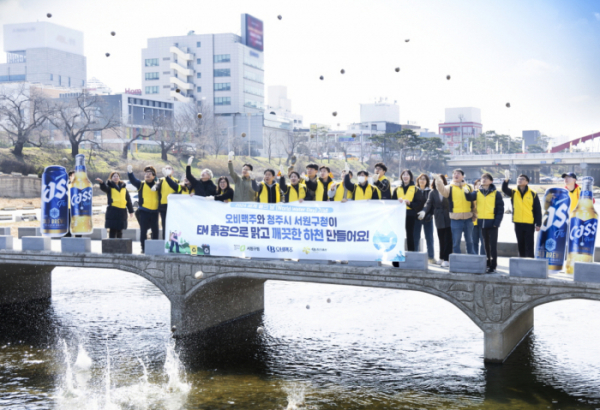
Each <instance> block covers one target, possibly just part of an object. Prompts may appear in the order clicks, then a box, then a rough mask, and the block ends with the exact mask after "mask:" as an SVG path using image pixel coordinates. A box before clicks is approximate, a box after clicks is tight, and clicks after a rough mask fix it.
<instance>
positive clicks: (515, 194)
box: [502, 170, 542, 258]
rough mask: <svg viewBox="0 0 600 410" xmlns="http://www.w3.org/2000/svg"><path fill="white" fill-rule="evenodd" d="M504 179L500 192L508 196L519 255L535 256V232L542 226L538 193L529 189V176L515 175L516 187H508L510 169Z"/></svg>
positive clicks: (523, 256)
mask: <svg viewBox="0 0 600 410" xmlns="http://www.w3.org/2000/svg"><path fill="white" fill-rule="evenodd" d="M504 175H505V177H506V179H505V180H504V182H502V192H504V193H505V194H506V195H508V196H509V197H510V202H511V204H512V209H513V216H512V221H513V223H514V224H515V235H516V236H517V245H518V247H519V257H521V258H534V257H535V242H534V240H533V239H534V236H535V232H536V231H537V232H539V231H540V227H541V226H542V207H541V205H540V198H539V197H538V195H537V194H536V193H535V192H533V191H532V190H531V189H529V177H528V176H527V175H524V174H521V175H519V176H518V177H517V189H510V188H509V187H508V182H509V181H510V171H508V170H506V172H505V174H504Z"/></svg>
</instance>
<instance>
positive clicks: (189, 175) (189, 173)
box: [185, 165, 198, 187]
mask: <svg viewBox="0 0 600 410" xmlns="http://www.w3.org/2000/svg"><path fill="white" fill-rule="evenodd" d="M185 177H186V178H187V180H188V181H190V183H191V184H192V186H194V187H195V186H196V184H198V180H197V179H196V178H194V176H193V175H192V167H191V166H190V165H188V166H186V167H185Z"/></svg>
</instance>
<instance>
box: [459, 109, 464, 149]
mask: <svg viewBox="0 0 600 410" xmlns="http://www.w3.org/2000/svg"><path fill="white" fill-rule="evenodd" d="M464 118H465V116H464V115H462V114H459V116H458V119H459V120H460V155H463V127H462V123H463V119H464Z"/></svg>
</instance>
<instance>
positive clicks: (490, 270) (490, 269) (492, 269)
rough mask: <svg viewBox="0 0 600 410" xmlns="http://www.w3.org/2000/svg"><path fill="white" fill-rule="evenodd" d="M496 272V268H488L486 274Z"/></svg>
mask: <svg viewBox="0 0 600 410" xmlns="http://www.w3.org/2000/svg"><path fill="white" fill-rule="evenodd" d="M495 272H496V269H494V268H487V269H486V270H485V273H495Z"/></svg>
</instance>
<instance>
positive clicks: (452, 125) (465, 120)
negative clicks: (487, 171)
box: [438, 107, 483, 155]
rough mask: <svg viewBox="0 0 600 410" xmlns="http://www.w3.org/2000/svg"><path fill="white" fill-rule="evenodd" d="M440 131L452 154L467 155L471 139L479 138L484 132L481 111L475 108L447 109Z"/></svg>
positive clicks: (439, 126)
mask: <svg viewBox="0 0 600 410" xmlns="http://www.w3.org/2000/svg"><path fill="white" fill-rule="evenodd" d="M438 129H439V131H438V133H439V134H442V135H444V137H445V140H446V141H445V142H446V145H447V147H448V149H449V150H450V153H451V154H454V155H456V154H460V153H464V154H466V153H467V152H468V141H469V138H475V137H478V136H479V135H480V134H481V132H482V129H483V125H482V124H481V110H480V109H479V108H475V107H458V108H446V118H445V120H444V122H443V123H441V124H439V125H438Z"/></svg>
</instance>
